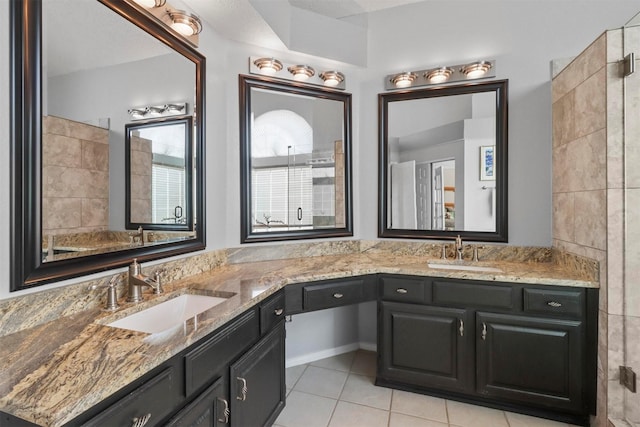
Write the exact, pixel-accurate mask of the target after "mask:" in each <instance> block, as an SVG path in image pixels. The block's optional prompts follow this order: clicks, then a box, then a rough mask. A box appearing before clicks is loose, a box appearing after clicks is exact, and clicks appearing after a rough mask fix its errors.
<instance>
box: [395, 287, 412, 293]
mask: <svg viewBox="0 0 640 427" xmlns="http://www.w3.org/2000/svg"><path fill="white" fill-rule="evenodd" d="M396 292H397V293H399V294H406V293H407V292H409V291H407V290H406V289H405V288H398V289H396Z"/></svg>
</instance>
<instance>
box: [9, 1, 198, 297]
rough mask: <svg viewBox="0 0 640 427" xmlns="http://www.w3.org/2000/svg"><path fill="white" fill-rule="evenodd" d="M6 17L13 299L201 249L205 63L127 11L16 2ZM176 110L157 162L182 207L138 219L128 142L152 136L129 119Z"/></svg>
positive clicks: (132, 9)
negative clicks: (142, 110)
mask: <svg viewBox="0 0 640 427" xmlns="http://www.w3.org/2000/svg"><path fill="white" fill-rule="evenodd" d="M10 18H11V25H12V27H11V37H12V39H11V49H12V51H11V60H12V74H11V79H12V81H11V87H12V93H11V98H12V101H11V102H12V117H11V123H12V129H11V136H12V156H13V158H12V161H13V164H12V168H13V169H12V180H13V181H12V189H13V193H12V212H11V214H12V216H11V219H12V229H11V231H12V250H11V256H12V260H11V265H12V272H11V290H14V291H15V290H19V289H23V288H26V287H31V286H37V285H41V284H44V283H48V282H52V281H56V280H60V279H63V278H70V277H75V276H80V275H84V274H87V273H90V272H96V271H101V270H107V269H111V268H116V267H121V266H124V265H127V264H128V263H130V262H131V260H132V258H134V257H135V258H138V260H139V261H147V260H152V259H157V258H162V257H166V256H171V255H176V254H180V253H186V252H190V251H195V250H199V249H204V247H205V230H204V221H203V219H204V185H203V182H204V163H203V162H204V125H203V117H204V71H205V70H204V67H205V58H204V57H203V56H202V55H201V54H200V53H199V52H197V51H196V50H195V49H193V48H192V47H191V46H190V45H188V44H187V43H186V42H185V41H183V40H182V39H180V38H179V37H178V36H176V35H175V34H173V33H172V32H171V30H169V29H168V28H167V27H166V26H164V24H161V23H160V22H159V21H157V20H156V19H155V18H153V17H151V16H150V15H148V14H147V13H146V12H144V11H143V10H142V9H140V8H139V6H137V5H135V3H133V2H131V3H129V2H126V1H117V0H86V1H77V0H15V1H11V2H10ZM69 22H73V23H74V24H73V29H72V30H71V29H70V27H69ZM177 103H181V104H186V105H187V107H186V108H185V109H184V110H183V111H182V113H181V117H179V118H178V119H179V120H176V124H177V133H178V134H180V132H182V133H181V136H178V139H179V142H178V143H176V144H175V147H173V151H169V150H170V149H169V148H167V147H166V146H165V147H164V148H162V150H165V151H164V153H158V155H157V156H156V157H155V159H156V161H155V163H156V164H157V165H160V163H162V162H164V166H167V165H168V163H171V162H173V164H172V166H174V169H175V170H179V169H181V170H182V172H181V173H178V174H177V175H180V176H181V179H183V180H184V182H183V183H182V185H181V189H182V191H183V193H184V198H183V199H182V200H181V201H179V202H177V201H168V202H167V204H174V206H172V208H171V210H170V211H169V210H167V209H165V210H164V211H162V212H160V211H158V212H156V213H155V214H156V216H155V217H156V218H158V217H161V219H160V220H158V221H155V220H154V219H153V217H152V218H151V219H150V220H149V221H147V220H146V217H145V218H142V217H138V218H134V217H132V216H131V211H130V209H128V208H129V207H130V205H131V204H132V197H133V196H135V194H133V193H134V192H132V191H130V190H131V182H132V179H133V178H132V176H130V175H129V174H130V173H131V168H130V167H127V165H128V164H129V162H130V160H131V151H130V147H129V144H128V143H127V142H131V141H130V137H131V136H132V135H133V134H134V133H135V132H136V128H137V133H138V134H140V133H145V132H147V131H148V130H149V129H150V128H151V126H150V125H149V126H143V125H141V124H136V123H133V119H134V118H133V117H132V115H131V114H130V113H129V111H128V110H130V109H132V108H135V107H141V106H158V105H177ZM149 111H151V112H152V113H153V112H154V111H155V110H153V111H152V110H149ZM165 122H167V123H168V122H169V120H166V121H163V120H160V121H159V122H158V123H157V124H158V126H157V129H160V128H162V129H165V131H166V130H168V129H169V127H168V126H167V127H165V126H164V123H165ZM160 123H163V125H160ZM178 123H179V124H178ZM143 129H145V130H143ZM145 135H146V136H149V135H147V134H145ZM145 135H143V137H144V136H145ZM154 138H155V136H154ZM137 146H138V147H140V144H138V145H137ZM158 150H160V149H158ZM161 154H166V155H165V156H164V157H162V155H161ZM140 157H143V156H138V157H137V158H140ZM161 157H162V158H161ZM179 157H180V158H181V160H179V159H178V158H179ZM152 163H153V159H152ZM138 166H139V165H138ZM138 202H139V200H138V201H136V202H134V203H138ZM148 213H150V214H151V215H154V212H152V211H149V212H148ZM172 218H173V220H172ZM170 223H171V224H170Z"/></svg>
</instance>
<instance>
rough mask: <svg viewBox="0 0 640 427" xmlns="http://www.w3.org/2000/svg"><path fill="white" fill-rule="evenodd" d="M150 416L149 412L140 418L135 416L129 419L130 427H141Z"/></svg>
mask: <svg viewBox="0 0 640 427" xmlns="http://www.w3.org/2000/svg"><path fill="white" fill-rule="evenodd" d="M150 418H151V414H147V415H144V416H142V417H140V418H138V417H135V418H134V419H133V420H131V427H142V426H144V425H145V424H147V423H148V422H149V419H150Z"/></svg>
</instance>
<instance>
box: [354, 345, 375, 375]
mask: <svg viewBox="0 0 640 427" xmlns="http://www.w3.org/2000/svg"><path fill="white" fill-rule="evenodd" d="M376 355H377V353H376V352H374V351H365V350H358V351H357V352H356V356H355V358H354V360H353V365H351V372H352V373H354V374H361V375H367V376H370V377H375V376H376V357H377V356H376Z"/></svg>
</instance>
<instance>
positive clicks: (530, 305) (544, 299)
mask: <svg viewBox="0 0 640 427" xmlns="http://www.w3.org/2000/svg"><path fill="white" fill-rule="evenodd" d="M583 306H584V292H583V291H582V290H581V289H575V290H568V289H562V290H557V289H539V288H538V289H532V288H525V289H524V311H525V313H538V314H557V315H560V316H574V317H580V316H582V313H583V311H584V309H583Z"/></svg>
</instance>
